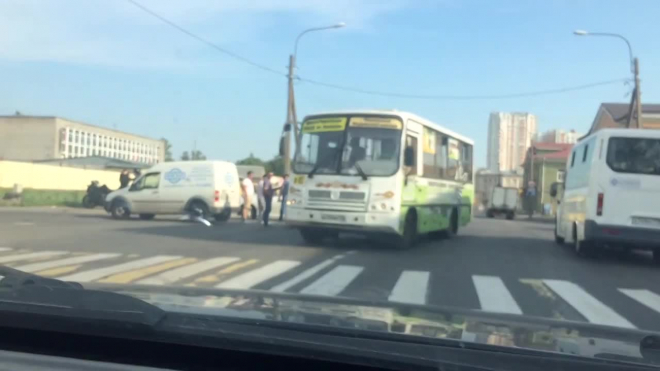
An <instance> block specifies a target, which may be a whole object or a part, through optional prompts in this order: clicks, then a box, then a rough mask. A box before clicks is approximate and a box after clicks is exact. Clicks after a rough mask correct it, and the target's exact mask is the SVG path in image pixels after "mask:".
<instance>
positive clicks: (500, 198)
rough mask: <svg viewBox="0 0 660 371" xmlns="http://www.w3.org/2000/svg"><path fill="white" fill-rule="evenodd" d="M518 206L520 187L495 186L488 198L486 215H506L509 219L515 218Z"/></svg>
mask: <svg viewBox="0 0 660 371" xmlns="http://www.w3.org/2000/svg"><path fill="white" fill-rule="evenodd" d="M517 208H518V189H517V188H503V187H495V188H493V193H492V194H491V196H490V200H488V209H487V210H486V216H488V217H489V218H493V217H495V215H500V214H503V215H506V218H507V219H513V218H515V216H516V210H517Z"/></svg>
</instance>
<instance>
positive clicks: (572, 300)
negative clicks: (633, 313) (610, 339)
mask: <svg viewBox="0 0 660 371" xmlns="http://www.w3.org/2000/svg"><path fill="white" fill-rule="evenodd" d="M543 283H544V284H545V285H546V286H548V287H549V288H550V289H551V290H552V291H554V292H555V294H557V295H559V296H560V297H561V298H562V299H564V301H566V302H567V303H568V304H570V305H571V306H572V307H573V308H575V310H577V311H578V312H579V313H580V314H581V315H583V316H584V317H585V318H586V319H587V320H588V321H589V322H592V323H597V324H600V325H608V326H618V327H626V328H635V325H633V324H632V323H630V322H629V321H628V320H627V319H625V318H623V317H622V316H621V315H619V314H618V313H617V312H615V311H614V310H612V308H610V307H608V306H607V305H605V304H603V303H602V302H601V301H600V300H598V299H596V298H595V297H593V296H592V295H591V294H589V293H588V292H586V291H585V290H584V289H583V288H581V287H580V286H578V285H576V284H574V283H573V282H569V281H562V280H543Z"/></svg>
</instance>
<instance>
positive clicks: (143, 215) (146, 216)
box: [140, 214, 156, 220]
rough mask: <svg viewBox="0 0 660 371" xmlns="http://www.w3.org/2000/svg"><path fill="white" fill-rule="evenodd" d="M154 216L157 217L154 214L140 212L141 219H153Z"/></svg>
mask: <svg viewBox="0 0 660 371" xmlns="http://www.w3.org/2000/svg"><path fill="white" fill-rule="evenodd" d="M154 217H156V215H154V214H140V219H142V220H151V219H153V218H154Z"/></svg>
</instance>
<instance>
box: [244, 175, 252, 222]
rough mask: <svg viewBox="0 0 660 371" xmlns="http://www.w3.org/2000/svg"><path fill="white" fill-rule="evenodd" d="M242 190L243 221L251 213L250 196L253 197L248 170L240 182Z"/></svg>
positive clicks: (250, 176)
mask: <svg viewBox="0 0 660 371" xmlns="http://www.w3.org/2000/svg"><path fill="white" fill-rule="evenodd" d="M241 189H242V191H243V221H246V220H248V219H250V216H251V214H252V197H254V183H253V182H252V172H251V171H248V173H247V178H245V179H243V181H242V182H241Z"/></svg>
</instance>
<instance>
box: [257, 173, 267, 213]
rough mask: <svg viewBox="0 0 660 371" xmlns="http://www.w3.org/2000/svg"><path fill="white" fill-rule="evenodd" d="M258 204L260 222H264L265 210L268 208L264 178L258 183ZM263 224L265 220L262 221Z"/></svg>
mask: <svg viewBox="0 0 660 371" xmlns="http://www.w3.org/2000/svg"><path fill="white" fill-rule="evenodd" d="M257 201H258V202H257V203H258V205H257V206H258V207H259V215H258V217H259V220H262V218H263V216H264V208H265V207H266V200H265V199H264V178H263V177H262V178H261V179H259V182H258V183H257ZM262 223H263V220H262Z"/></svg>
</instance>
